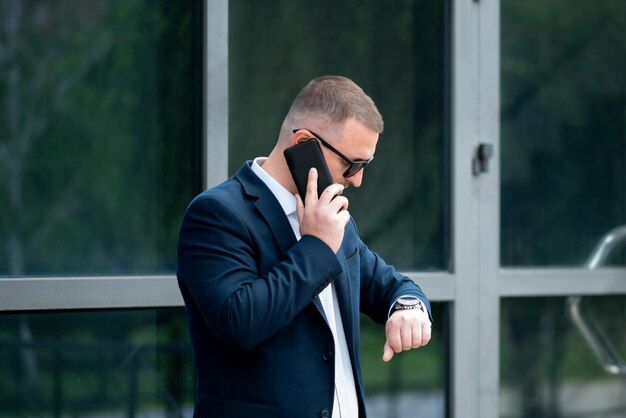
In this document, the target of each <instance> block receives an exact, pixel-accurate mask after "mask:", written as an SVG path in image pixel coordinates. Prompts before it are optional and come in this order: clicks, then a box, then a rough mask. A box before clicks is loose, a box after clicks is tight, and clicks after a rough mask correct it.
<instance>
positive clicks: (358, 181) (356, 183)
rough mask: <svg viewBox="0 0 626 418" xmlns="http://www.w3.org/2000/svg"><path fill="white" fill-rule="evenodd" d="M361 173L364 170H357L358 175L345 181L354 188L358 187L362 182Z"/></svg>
mask: <svg viewBox="0 0 626 418" xmlns="http://www.w3.org/2000/svg"><path fill="white" fill-rule="evenodd" d="M363 171H365V170H364V169H361V170H359V172H358V173H356V174H355V175H354V176H352V177H348V178H347V179H346V180H347V181H348V182H349V183H350V184H351V185H353V186H354V187H359V186H360V185H361V182H362V181H363Z"/></svg>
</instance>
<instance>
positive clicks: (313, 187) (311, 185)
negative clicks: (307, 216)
mask: <svg viewBox="0 0 626 418" xmlns="http://www.w3.org/2000/svg"><path fill="white" fill-rule="evenodd" d="M316 201H317V169H315V168H311V169H310V170H309V179H308V181H307V183H306V196H305V197H304V202H305V203H304V204H305V205H307V206H311V205H313V204H315V202H316Z"/></svg>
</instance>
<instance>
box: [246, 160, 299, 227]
mask: <svg viewBox="0 0 626 418" xmlns="http://www.w3.org/2000/svg"><path fill="white" fill-rule="evenodd" d="M266 160H267V157H257V158H255V159H254V161H253V162H252V167H251V168H252V171H254V173H255V174H256V175H257V176H258V177H259V179H261V181H262V182H263V183H265V185H266V186H267V187H268V189H270V191H271V192H272V194H273V195H274V197H276V200H278V203H279V204H280V206H281V207H282V208H283V211H285V215H287V216H289V215H290V214H292V213H294V212H295V211H296V197H295V196H294V195H293V194H291V192H290V191H289V190H287V189H285V188H284V187H283V186H282V185H281V184H280V183H279V182H277V181H276V180H274V178H273V177H272V176H270V175H269V174H268V173H267V171H265V170H263V168H262V167H261V166H262V165H263V163H264V162H265V161H266Z"/></svg>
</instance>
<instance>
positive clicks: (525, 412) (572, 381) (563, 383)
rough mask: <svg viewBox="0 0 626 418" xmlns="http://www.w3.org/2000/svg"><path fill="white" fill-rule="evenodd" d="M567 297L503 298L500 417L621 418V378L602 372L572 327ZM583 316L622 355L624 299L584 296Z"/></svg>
mask: <svg viewBox="0 0 626 418" xmlns="http://www.w3.org/2000/svg"><path fill="white" fill-rule="evenodd" d="M571 302H572V300H571V299H568V298H528V299H504V300H503V301H502V312H501V315H502V317H501V319H502V329H501V338H502V344H501V363H500V373H501V377H500V381H501V385H500V386H501V388H500V416H501V417H503V418H505V417H506V418H518V417H520V418H521V417H523V418H542V417H545V418H548V417H549V418H552V417H604V418H623V417H624V414H625V411H626V398H624V393H626V363H622V367H623V369H622V373H623V375H622V376H619V375H612V374H609V373H608V372H607V371H605V369H604V367H603V366H602V364H601V363H600V362H599V361H598V359H597V358H596V356H595V355H594V352H593V351H592V349H591V348H590V345H589V344H588V343H587V342H586V341H585V339H584V338H583V336H582V334H581V332H580V331H579V329H578V328H577V327H576V326H575V325H574V323H573V321H572V318H571V316H569V315H568V310H569V309H570V307H572V304H571ZM581 308H583V313H585V315H584V316H585V317H588V318H590V319H591V320H592V321H594V322H595V323H597V329H598V330H599V331H600V333H602V334H604V335H605V337H606V338H605V341H606V342H607V346H610V347H612V349H613V350H614V351H615V353H616V357H619V358H621V361H623V360H624V359H626V297H625V296H602V297H585V298H583V300H582V305H581Z"/></svg>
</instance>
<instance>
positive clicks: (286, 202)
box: [252, 157, 359, 418]
mask: <svg viewBox="0 0 626 418" xmlns="http://www.w3.org/2000/svg"><path fill="white" fill-rule="evenodd" d="M266 159H267V158H266V157H257V158H255V159H254V162H253V163H252V171H254V172H255V173H256V175H257V176H258V177H259V178H260V179H261V181H263V183H265V185H266V186H267V187H268V188H269V189H270V191H271V192H272V194H274V196H275V197H276V199H277V200H278V203H280V206H281V207H282V208H283V210H284V211H285V215H286V216H287V219H288V220H289V224H290V225H291V229H292V230H293V233H294V234H295V236H296V238H297V239H298V240H300V238H301V236H300V222H299V221H298V215H297V213H296V197H295V196H294V195H293V194H291V192H290V191H289V190H287V189H285V188H284V187H283V186H282V185H281V184H280V183H278V182H277V181H276V180H274V178H273V177H272V176H270V175H269V174H268V173H267V172H266V171H265V170H263V169H262V168H261V166H262V165H263V163H264V162H265V160H266ZM319 298H320V302H321V303H322V307H323V308H324V314H325V315H326V319H327V321H328V326H329V327H330V330H331V332H332V334H333V339H334V342H335V356H334V358H335V396H334V400H333V415H332V418H358V416H359V404H358V400H357V394H356V386H355V383H354V374H353V373H352V363H351V361H350V353H349V352H348V343H347V342H346V334H345V331H344V329H343V322H342V320H341V313H340V312H339V304H338V302H337V294H336V292H335V285H334V283H332V284H330V285H329V286H327V287H326V289H324V290H323V291H322V292H321V293H320V294H319Z"/></svg>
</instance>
